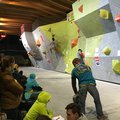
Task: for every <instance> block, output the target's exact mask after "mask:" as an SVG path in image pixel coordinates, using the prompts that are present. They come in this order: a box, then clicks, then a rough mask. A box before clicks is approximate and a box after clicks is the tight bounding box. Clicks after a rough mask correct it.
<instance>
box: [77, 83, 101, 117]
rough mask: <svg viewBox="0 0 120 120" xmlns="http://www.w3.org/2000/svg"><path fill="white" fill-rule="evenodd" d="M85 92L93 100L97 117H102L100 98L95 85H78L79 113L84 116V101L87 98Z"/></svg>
mask: <svg viewBox="0 0 120 120" xmlns="http://www.w3.org/2000/svg"><path fill="white" fill-rule="evenodd" d="M87 92H89V93H90V95H91V96H92V97H93V99H94V103H95V107H96V113H97V116H102V115H103V111H102V105H101V101H100V97H99V93H98V90H97V88H96V85H90V84H89V85H80V88H79V103H78V104H79V106H80V110H81V112H82V113H84V114H85V100H86V97H87Z"/></svg>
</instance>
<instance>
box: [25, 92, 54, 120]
mask: <svg viewBox="0 0 120 120" xmlns="http://www.w3.org/2000/svg"><path fill="white" fill-rule="evenodd" d="M50 99H51V95H50V94H49V93H48V92H45V91H42V92H41V93H40V94H39V95H38V98H37V100H36V101H35V103H34V104H33V105H32V107H31V108H30V110H29V111H28V113H27V114H26V116H25V118H24V119H23V120H36V118H37V117H38V116H39V115H46V116H48V117H49V118H52V117H53V114H52V111H50V110H48V109H47V103H48V102H49V100H50Z"/></svg>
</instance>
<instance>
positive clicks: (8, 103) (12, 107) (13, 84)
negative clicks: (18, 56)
mask: <svg viewBox="0 0 120 120" xmlns="http://www.w3.org/2000/svg"><path fill="white" fill-rule="evenodd" d="M14 63H15V60H14V58H13V57H11V56H4V57H3V58H2V60H1V73H0V108H1V111H2V112H5V113H6V114H7V118H8V119H12V120H18V109H17V107H18V106H19V104H20V102H21V98H22V93H23V88H22V86H21V85H20V84H19V83H18V82H17V81H16V80H15V79H14V78H13V76H12V71H13V66H14Z"/></svg>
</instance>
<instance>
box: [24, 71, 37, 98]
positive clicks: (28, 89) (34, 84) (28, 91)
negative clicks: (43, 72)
mask: <svg viewBox="0 0 120 120" xmlns="http://www.w3.org/2000/svg"><path fill="white" fill-rule="evenodd" d="M25 86H26V89H25V99H26V100H28V99H29V98H30V96H31V94H32V93H31V90H32V87H39V84H38V83H37V81H36V75H35V74H34V73H31V74H30V76H29V77H28V79H27V83H26V84H25Z"/></svg>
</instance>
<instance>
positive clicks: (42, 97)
mask: <svg viewBox="0 0 120 120" xmlns="http://www.w3.org/2000/svg"><path fill="white" fill-rule="evenodd" d="M50 99H51V94H50V93H49V92H46V91H42V92H40V94H39V95H38V97H37V101H39V102H42V103H45V104H47V103H48V102H49V101H50Z"/></svg>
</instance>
